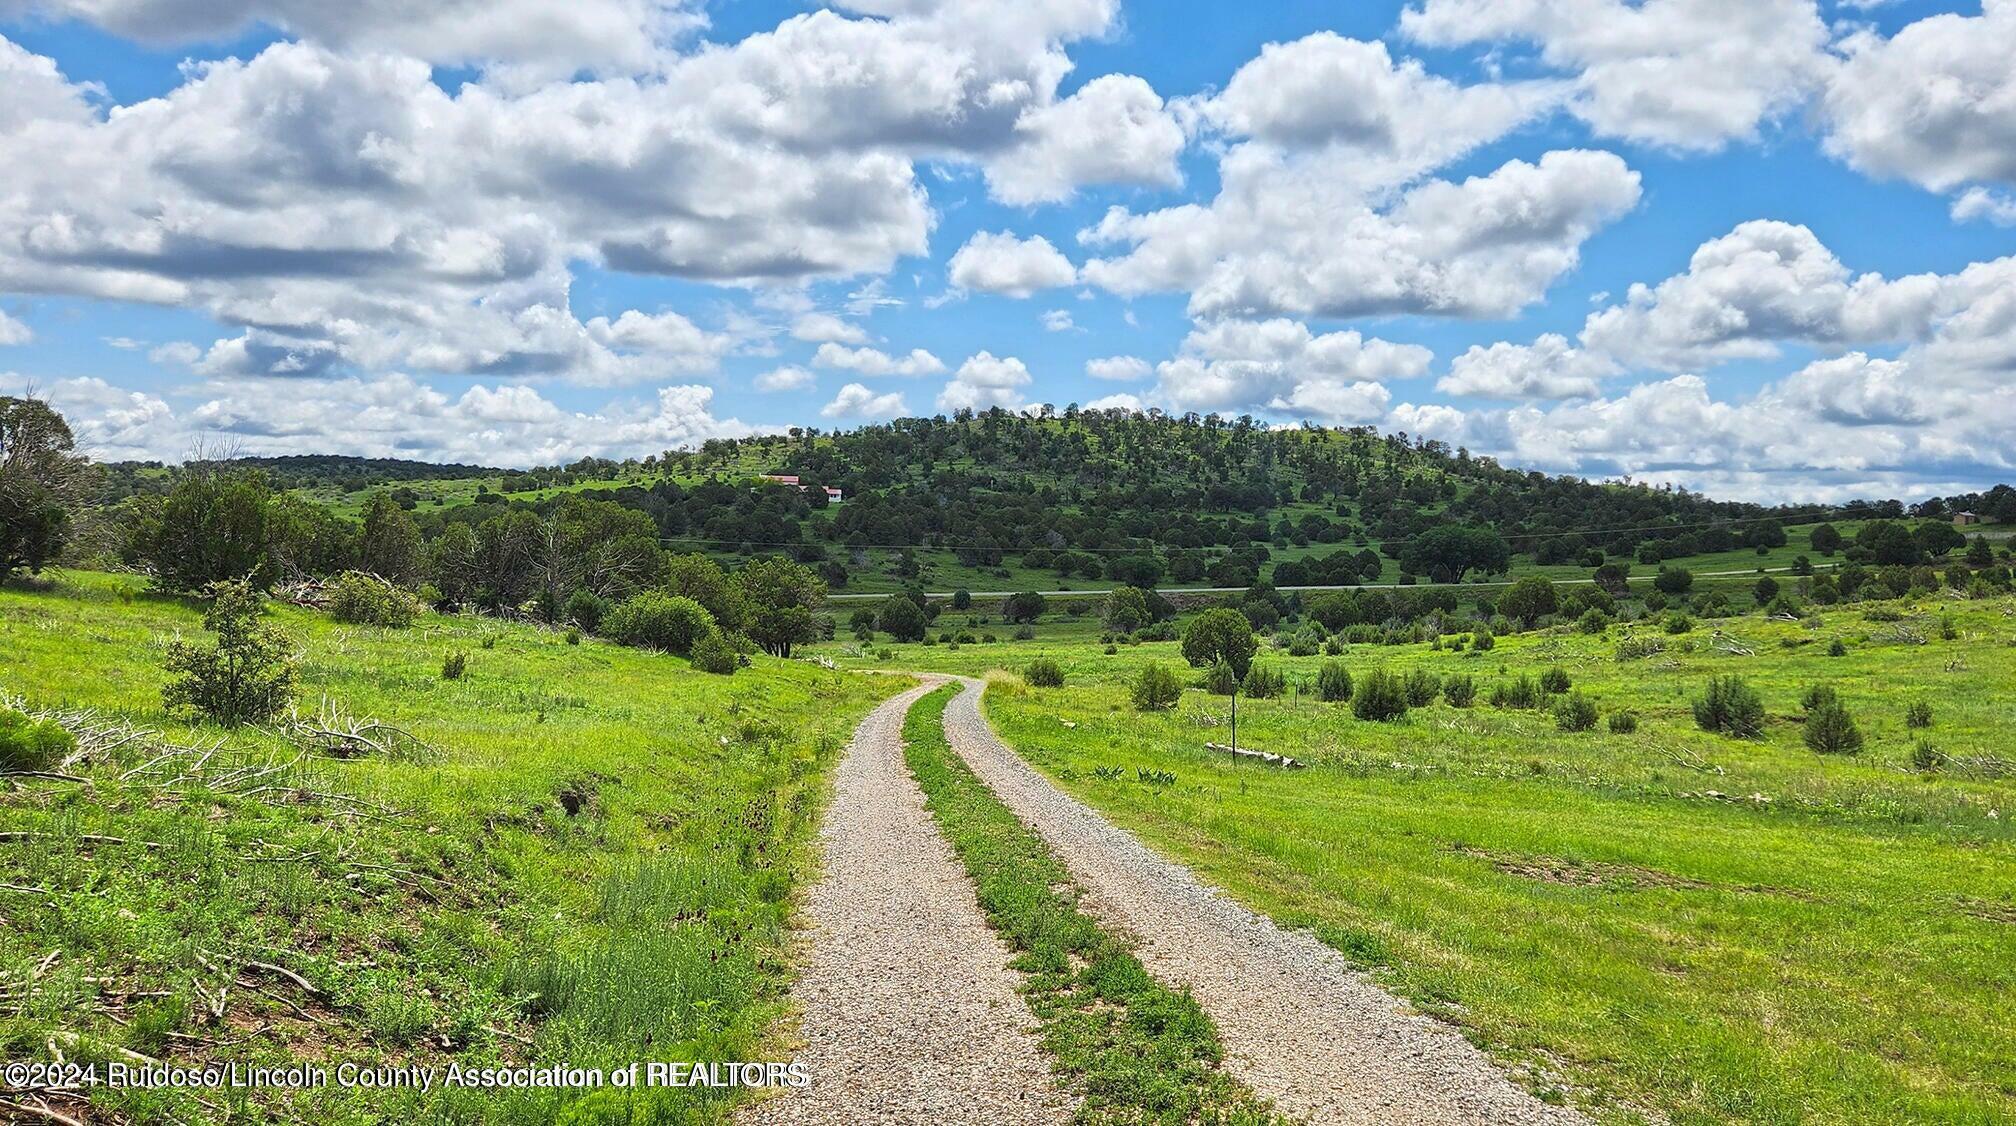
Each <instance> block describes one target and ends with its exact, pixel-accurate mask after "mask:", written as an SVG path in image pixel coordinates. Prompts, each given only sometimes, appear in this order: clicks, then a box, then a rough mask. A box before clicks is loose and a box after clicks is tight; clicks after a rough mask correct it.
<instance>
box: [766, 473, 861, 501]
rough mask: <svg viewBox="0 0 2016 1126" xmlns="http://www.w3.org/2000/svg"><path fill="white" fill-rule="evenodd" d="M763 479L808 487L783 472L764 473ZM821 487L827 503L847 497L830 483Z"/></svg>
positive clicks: (803, 487)
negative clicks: (824, 492) (824, 491)
mask: <svg viewBox="0 0 2016 1126" xmlns="http://www.w3.org/2000/svg"><path fill="white" fill-rule="evenodd" d="M763 479H764V480H765V481H775V482H777V483H778V484H780V485H791V486H794V487H796V488H799V489H806V488H810V486H808V485H806V484H804V483H803V482H801V481H799V480H798V478H796V477H794V476H791V475H789V474H785V473H765V474H764V475H763ZM822 487H823V488H824V489H825V490H826V501H827V503H828V504H839V503H840V502H841V501H843V500H845V499H847V497H846V494H845V493H842V492H841V491H840V490H839V489H836V488H834V487H833V486H831V485H825V486H822Z"/></svg>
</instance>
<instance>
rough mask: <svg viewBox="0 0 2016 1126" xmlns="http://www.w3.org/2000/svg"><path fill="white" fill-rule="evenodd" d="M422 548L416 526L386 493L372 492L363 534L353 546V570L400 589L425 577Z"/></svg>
mask: <svg viewBox="0 0 2016 1126" xmlns="http://www.w3.org/2000/svg"><path fill="white" fill-rule="evenodd" d="M426 568H427V551H426V545H425V544H423V543H422V542H421V539H420V527H419V525H417V524H415V523H413V518H412V517H411V516H408V515H407V514H406V511H405V510H404V509H402V508H400V507H399V504H398V502H396V501H394V500H393V499H392V497H391V496H390V494H387V493H382V492H380V493H373V494H372V495H371V502H370V503H369V504H367V505H366V506H365V508H364V532H363V535H362V536H360V537H359V539H358V543H357V569H358V570H360V571H368V572H370V573H371V574H374V575H377V576H378V577H379V578H382V579H387V580H389V581H391V582H395V583H398V584H400V585H401V586H413V585H415V584H417V583H419V582H420V580H421V579H422V578H423V577H425V575H426V573H427V572H426Z"/></svg>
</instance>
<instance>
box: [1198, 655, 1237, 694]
mask: <svg viewBox="0 0 2016 1126" xmlns="http://www.w3.org/2000/svg"><path fill="white" fill-rule="evenodd" d="M1202 687H1203V689H1204V691H1206V692H1209V693H1211V694H1212V695H1213V696H1230V695H1231V694H1232V693H1233V692H1235V691H1237V690H1238V688H1239V676H1238V674H1236V673H1234V672H1233V671H1232V666H1231V665H1229V664H1226V663H1225V662H1224V661H1220V662H1218V663H1217V664H1215V665H1212V666H1211V671H1209V672H1207V673H1205V674H1204V680H1203V684H1202Z"/></svg>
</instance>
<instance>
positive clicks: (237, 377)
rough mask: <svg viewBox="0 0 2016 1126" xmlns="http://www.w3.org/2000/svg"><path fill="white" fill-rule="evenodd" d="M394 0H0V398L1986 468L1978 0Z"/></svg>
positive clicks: (1997, 450)
mask: <svg viewBox="0 0 2016 1126" xmlns="http://www.w3.org/2000/svg"><path fill="white" fill-rule="evenodd" d="M404 7H405V6H401V5H388V6H385V8H384V9H383V10H377V9H367V10H365V11H364V12H361V13H357V12H353V13H350V14H348V15H347V16H343V17H337V16H334V15H331V14H330V13H328V12H325V11H323V10H321V9H320V8H319V7H318V6H317V5H313V4H309V3H306V2H305V0H216V2H214V3H210V2H201V3H189V2H187V0H174V2H171V0H107V2H104V3H92V4H85V3H83V2H82V0H0V40H4V42H0V159H4V162H5V163H6V164H7V166H8V167H10V168H16V169H22V170H24V174H23V175H21V176H18V177H16V178H15V179H16V183H15V186H14V187H13V188H12V189H9V188H6V187H0V317H4V318H5V319H4V320H0V390H13V389H17V388H19V387H21V386H31V385H32V386H34V387H35V388H37V390H38V392H39V393H42V394H45V395H46V396H48V397H49V398H50V399H51V400H52V401H54V402H56V403H57V405H58V406H60V407H62V408H63V409H64V410H65V411H66V413H67V414H68V415H69V416H70V417H71V418H72V420H73V422H74V423H75V424H76V426H77V429H78V430H79V433H80V437H82V438H83V440H84V441H85V443H86V445H87V446H89V447H91V448H92V449H93V452H94V453H96V454H97V455H98V456H101V457H108V458H110V457H159V458H166V459H171V460H172V459H175V458H178V457H179V456H182V454H184V453H185V452H186V451H187V450H188V449H190V448H191V447H192V445H193V444H195V443H197V442H199V441H207V442H215V441H219V440H221V441H225V442H228V443H231V444H234V445H236V446H238V447H240V448H243V449H246V450H247V451H250V452H306V451H332V452H351V453H364V454H381V455H382V454H397V455H404V456H414V457H422V458H434V459H453V460H478V461H486V462H493V463H507V464H532V463H541V462H550V461H557V460H568V459H571V458H573V457H578V456H581V455H583V454H597V455H609V456H628V455H637V454H643V453H648V452H654V451H656V450H660V449H664V448H668V447H671V446H677V445H687V444H692V443H695V442H698V441H700V440H704V439H705V438H707V437H711V436H716V435H724V434H740V433H748V432H751V431H752V430H758V429H765V428H773V427H778V426H787V425H819V426H826V427H832V426H850V425H857V424H860V423H862V422H869V421H876V420H879V419H882V418H886V417H889V416H891V415H892V414H894V413H897V412H902V413H909V414H928V413H936V412H939V411H950V410H953V409H957V408H958V407H961V406H973V407H985V406H990V405H1000V406H1006V407H1011V408H1023V407H1028V406H1031V405H1034V404H1039V403H1051V404H1055V405H1057V406H1059V407H1062V406H1063V405H1064V404H1066V403H1071V402H1077V403H1081V404H1098V405H1102V406H1108V407H1125V408H1138V407H1160V408H1162V409H1165V410H1170V411H1185V410H1199V411H1209V410H1217V411H1221V412H1225V413H1252V414H1255V415H1258V416H1260V417H1263V418H1266V419H1268V420H1270V421H1274V422H1278V423H1284V424H1285V423H1293V422H1297V421H1300V420H1304V419H1307V420H1313V421H1317V422H1324V423H1331V424H1339V425H1373V426H1379V427H1382V428H1386V429H1405V430H1407V431H1409V432H1410V433H1418V434H1424V435H1427V436H1431V437H1437V438H1442V439H1444V440H1447V441H1450V442H1452V443H1456V444H1463V445H1467V446H1469V447H1470V448H1472V449H1475V450H1478V451H1481V452H1486V453H1490V454H1493V455H1495V456H1498V457H1500V458H1501V459H1503V460H1505V461H1507V462H1508V463H1511V464H1516V465H1521V466H1532V467H1537V468H1542V469H1547V470H1551V471H1565V472H1577V473H1583V474H1587V475H1590V476H1598V477H1610V476H1624V475H1629V476H1632V477H1634V478H1637V479H1645V480H1654V481H1662V482H1670V483H1674V484H1679V485H1685V486H1688V487H1693V488H1699V489H1703V490H1706V491H1709V492H1714V493H1719V494H1724V495H1731V496H1744V497H1759V498H1767V499H1781V498H1782V499H1830V498H1832V499H1838V498H1843V497H1847V496H1858V495H1861V496H1868V495H1885V496H1888V495H1907V496H1911V495H1921V494H1924V493H1928V492H1936V491H1947V490H1952V489H1959V488H1971V487H1977V486H1980V485H1983V484H1987V483H1990V482H1993V481H1997V480H2008V479H2012V478H2016V471H2012V468H2011V463H2012V460H2016V439H2012V438H2011V437H2009V435H2010V434H2011V432H2012V428H2011V427H2010V425H2009V423H2010V422H2011V421H2016V417H2012V416H2016V394H2012V393H2011V388H2010V379H2011V374H2012V372H2016V312H2012V311H2011V310H2016V257H2012V256H2016V189H2012V184H2011V181H2012V180H2016V109H2012V107H2016V79H2012V78H2011V76H2010V71H2011V69H2012V68H2010V67H2009V66H2008V65H2007V60H2008V58H2010V57H2012V54H2016V0H1990V2H1989V3H1988V4H1987V5H1985V7H1984V6H1983V5H1981V4H1975V3H1967V4H1935V3H1913V2H1903V0H1894V2H1890V3H1875V4H1869V3H1863V4H1856V5H1852V6H1851V5H1846V4H1837V3H1832V2H1831V0H1645V2H1642V3H1626V2H1625V0H1510V2H1502V3H1485V2H1483V0H1414V2H1412V3H1409V4H1398V3H1363V4H1352V5H1341V4H1335V3H1325V4H1318V3H1276V4H1255V5H1225V4H1219V3H1204V2H1193V0H1184V2H1160V3H1155V4H1145V3H1138V2H1136V3H1124V4H1123V3H1122V2H1121V0H1028V2H1024V3H1012V4H1011V3H1005V2H994V0H856V2H851V3H847V4H839V5H833V6H830V7H822V6H819V5H811V4H802V3H800V4H791V3H770V2H757V0H717V2H714V3H711V4H705V5H700V4H697V3H691V2H682V0H580V2H579V3H577V4H574V5H570V6H568V7H567V8H566V9H564V10H549V8H548V6H546V5H543V4H538V3H534V2H532V0H502V2H499V3H494V4H478V3H476V2H475V0H445V2H444V3H441V4H439V5H434V6H431V7H430V8H429V9H427V10H426V12H425V14H424V15H420V16H415V15H413V14H412V13H411V12H404V13H402V12H401V11H400V9H402V8H404ZM9 102H11V103H12V104H13V105H14V106H16V107H17V108H16V109H13V110H9V109H7V108H5V105H6V103H9ZM1038 239H1041V240H1043V242H1040V243H1039V242H1037V241H1035V240H1038ZM1634 286H1635V287H1639V288H1638V289H1636V290H1634V288H1633V287H1634ZM920 350H921V352H920ZM1101 361H1103V363H1102V362H1101ZM1088 365H1094V366H1095V367H1096V369H1097V370H1098V371H1100V372H1102V373H1104V374H1105V375H1108V376H1113V375H1126V376H1128V377H1129V378H1124V379H1123V378H1095V377H1094V376H1093V375H1092V374H1088V372H1089V371H1090V370H1092V369H1091V368H1088Z"/></svg>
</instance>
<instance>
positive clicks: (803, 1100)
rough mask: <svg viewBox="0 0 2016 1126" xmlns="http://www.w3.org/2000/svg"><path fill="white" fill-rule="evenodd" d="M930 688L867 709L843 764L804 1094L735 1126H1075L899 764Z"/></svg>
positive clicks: (968, 889)
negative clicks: (907, 726)
mask: <svg viewBox="0 0 2016 1126" xmlns="http://www.w3.org/2000/svg"><path fill="white" fill-rule="evenodd" d="M937 683H943V681H942V680H940V681H938V682H937ZM932 687H935V685H934V684H927V685H925V686H924V687H922V688H917V689H913V690H912V691H909V692H905V693H904V694H902V695H901V696H897V697H896V698H894V699H892V700H890V701H888V702H887V703H885V704H883V705H882V706H881V707H879V708H877V709H876V710H875V711H874V713H873V714H871V715H870V716H869V717H868V718H867V720H865V721H864V722H863V723H862V724H861V726H860V728H859V729H858V730H857V731H855V733H854V741H853V743H852V744H851V745H850V746H849V747H848V748H847V753H846V756H845V757H844V758H842V759H841V761H840V766H839V769H838V771H837V772H836V775H835V780H834V787H835V792H834V797H833V804H832V807H831V808H830V809H828V810H827V813H826V822H825V826H824V828H823V829H822V830H821V832H820V843H821V847H822V849H823V852H824V855H825V867H824V872H823V874H822V876H821V878H820V880H819V882H818V883H817V884H815V885H813V887H812V889H811V891H810V893H809V894H808V896H807V898H806V903H805V914H804V917H805V919H806V921H807V922H809V924H810V931H809V933H808V934H806V935H804V936H803V937H804V940H805V943H806V945H805V948H804V951H803V954H802V956H801V957H800V959H799V969H800V976H799V979H798V982H797V984H796V985H795V986H794V987H793V988H792V991H791V995H792V998H793V1000H794V1001H796V1002H797V1005H798V1008H799V1010H800V1014H801V1015H800V1024H799V1034H800V1035H801V1036H802V1037H803V1039H804V1045H803V1049H802V1050H801V1051H800V1052H799V1053H798V1057H797V1058H798V1059H800V1060H802V1061H804V1063H805V1064H806V1065H807V1067H808V1068H809V1070H810V1071H811V1079H812V1082H811V1086H809V1087H807V1088H804V1089H802V1090H795V1091H793V1090H788V1089H787V1090H786V1091H784V1092H783V1093H781V1094H779V1095H776V1096H774V1097H772V1098H768V1099H765V1100H763V1101H762V1102H759V1103H757V1104H755V1105H753V1106H751V1107H750V1108H749V1110H748V1111H747V1112H746V1113H745V1114H743V1115H742V1121H743V1122H744V1123H748V1124H769V1123H856V1122H869V1121H873V1122H883V1123H929V1124H931V1126H951V1124H957V1123H976V1124H985V1126H1015V1124H1020V1123H1061V1122H1065V1121H1068V1120H1069V1118H1070V1116H1071V1112H1072V1109H1073V1107H1072V1101H1071V1100H1070V1099H1069V1098H1068V1097H1067V1096H1065V1095H1064V1094H1062V1093H1061V1092H1060V1091H1059V1089H1058V1086H1057V1083H1056V1081H1055V1078H1054V1076H1053V1074H1052V1072H1051V1070H1050V1064H1049V1061H1048V1059H1047V1058H1046V1057H1045V1056H1044V1054H1043V1050H1042V1048H1041V1046H1040V1045H1039V1044H1038V1043H1037V1041H1036V1039H1035V1036H1034V1032H1033V1030H1034V1028H1035V1019H1034V1018H1033V1017H1032V1016H1031V1015H1030V1013H1029V1010H1028V1007H1027V1006H1026V1005H1025V1004H1024V1003H1023V1000H1022V997H1021V995H1020V994H1018V993H1017V992H1016V991H1015V987H1016V986H1017V985H1018V984H1019V981H1020V978H1019V975H1018V974H1016V973H1015V972H1014V971H1013V970H1010V969H1009V968H1008V961H1009V958H1010V957H1011V955H1010V953H1009V950H1008V948H1007V946H1006V945H1004V944H1003V943H1002V942H1001V940H1000V939H999V938H998V937H996V935H995V934H994V932H993V931H992V930H990V929H989V928H988V926H987V922H986V917H985V916H984V915H983V914H982V913H981V910H980V903H979V901H978V899H976V898H975V896H974V894H973V886H972V884H971V883H970V882H969V881H968V880H967V876H966V869H965V868H964V867H962V866H961V865H960V863H959V861H958V858H957V857H956V856H954V855H953V852H952V846H951V845H950V844H948V843H946V841H945V839H944V837H943V836H941V835H940V834H939V832H938V829H937V825H936V823H935V822H934V821H933V820H932V819H931V815H930V813H929V812H928V811H926V810H925V808H924V794H923V791H921V790H919V789H918V788H917V783H916V780H915V779H913V778H912V777H911V776H910V771H909V768H908V767H906V766H905V765H904V762H903V746H902V734H903V716H904V713H906V712H907V711H909V709H910V705H911V704H913V703H915V702H916V701H917V698H918V697H920V696H922V695H924V694H925V693H926V692H928V691H929V690H930V689H931V688H932Z"/></svg>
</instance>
